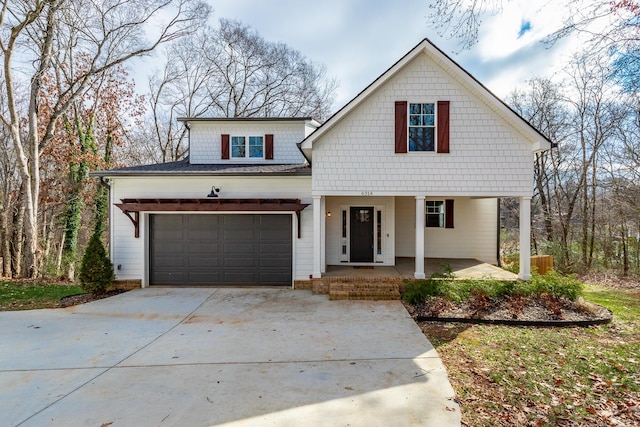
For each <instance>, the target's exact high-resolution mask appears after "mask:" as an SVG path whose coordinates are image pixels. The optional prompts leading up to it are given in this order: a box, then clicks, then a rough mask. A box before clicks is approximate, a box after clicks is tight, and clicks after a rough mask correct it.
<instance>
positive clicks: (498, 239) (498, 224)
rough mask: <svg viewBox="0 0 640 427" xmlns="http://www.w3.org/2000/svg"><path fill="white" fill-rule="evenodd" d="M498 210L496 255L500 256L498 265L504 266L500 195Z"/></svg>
mask: <svg viewBox="0 0 640 427" xmlns="http://www.w3.org/2000/svg"><path fill="white" fill-rule="evenodd" d="M497 211H498V215H497V217H498V220H497V221H496V222H497V227H498V229H497V230H496V231H497V232H496V256H497V258H498V267H502V259H501V257H500V230H501V226H502V224H501V221H500V197H498V208H497Z"/></svg>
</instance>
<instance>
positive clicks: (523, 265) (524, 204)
mask: <svg viewBox="0 0 640 427" xmlns="http://www.w3.org/2000/svg"><path fill="white" fill-rule="evenodd" d="M518 277H519V278H520V279H522V280H529V279H531V197H520V273H519V274H518Z"/></svg>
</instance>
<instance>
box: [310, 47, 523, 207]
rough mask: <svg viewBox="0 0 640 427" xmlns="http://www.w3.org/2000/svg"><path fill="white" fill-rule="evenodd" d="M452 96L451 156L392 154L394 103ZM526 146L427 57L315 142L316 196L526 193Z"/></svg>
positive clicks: (465, 89) (420, 56)
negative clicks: (370, 193)
mask: <svg viewBox="0 0 640 427" xmlns="http://www.w3.org/2000/svg"><path fill="white" fill-rule="evenodd" d="M438 100H448V101H450V103H451V104H450V153H449V154H436V153H406V154H395V149H394V147H395V146H394V119H395V117H394V103H395V101H408V102H410V103H411V102H437V101H438ZM531 147H532V146H531V144H530V143H529V142H528V141H527V140H526V139H525V138H524V136H523V135H522V134H520V133H519V132H518V131H517V130H516V128H515V127H512V126H511V125H510V124H509V122H507V121H505V119H504V118H503V117H501V116H499V115H498V114H497V113H496V112H494V111H493V110H492V109H491V108H490V107H489V105H488V104H486V103H485V102H483V101H482V100H481V98H480V97H478V96H476V94H475V93H474V92H472V91H471V90H469V89H467V88H466V87H465V86H463V85H462V84H461V83H459V82H458V81H457V80H455V79H454V78H453V77H451V75H449V74H447V72H446V71H445V70H444V69H443V68H441V67H440V66H439V65H437V64H436V63H434V62H432V61H430V60H429V59H428V57H427V56H426V55H425V54H420V55H418V56H417V57H416V58H415V59H414V60H413V61H412V62H410V63H409V64H408V65H407V66H406V67H405V68H404V69H403V70H401V71H400V72H399V73H397V74H396V75H395V76H394V77H392V78H391V79H390V80H389V81H388V82H387V83H386V84H384V85H383V86H381V87H380V88H379V89H378V90H377V91H375V92H374V93H373V94H372V95H371V96H370V97H368V98H367V99H365V100H364V101H363V102H362V104H360V105H358V106H356V107H355V108H354V109H353V110H352V111H351V112H350V113H349V114H348V115H346V116H345V117H344V119H343V120H342V121H341V122H339V123H337V124H336V125H335V127H334V128H333V129H331V130H329V131H328V132H327V134H326V135H323V136H322V137H321V138H320V139H318V140H317V141H315V142H314V144H313V192H314V194H330V195H347V194H361V193H362V192H373V195H411V194H413V195H418V194H426V195H442V196H489V195H496V196H497V195H501V196H518V195H530V194H531V192H532V182H533V154H532V151H531Z"/></svg>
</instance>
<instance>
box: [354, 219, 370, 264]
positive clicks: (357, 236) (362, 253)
mask: <svg viewBox="0 0 640 427" xmlns="http://www.w3.org/2000/svg"><path fill="white" fill-rule="evenodd" d="M350 213H351V215H350V216H351V220H350V222H349V243H350V245H349V246H350V247H351V250H350V259H349V261H350V262H373V207H352V208H351V212H350Z"/></svg>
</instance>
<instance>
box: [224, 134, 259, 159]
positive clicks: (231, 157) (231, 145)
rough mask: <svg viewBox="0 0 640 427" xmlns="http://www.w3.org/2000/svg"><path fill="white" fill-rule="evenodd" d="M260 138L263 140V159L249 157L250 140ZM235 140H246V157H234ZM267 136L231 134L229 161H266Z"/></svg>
mask: <svg viewBox="0 0 640 427" xmlns="http://www.w3.org/2000/svg"><path fill="white" fill-rule="evenodd" d="M252 137H253V138H255V137H260V138H262V157H249V138H252ZM233 138H244V153H245V156H244V157H235V156H234V155H233ZM266 139H267V137H266V135H264V134H262V135H251V134H231V135H229V160H241V161H247V162H250V161H255V160H265V141H266Z"/></svg>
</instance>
